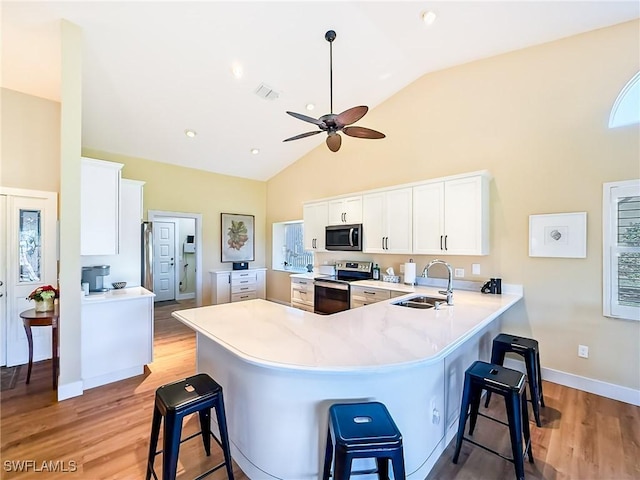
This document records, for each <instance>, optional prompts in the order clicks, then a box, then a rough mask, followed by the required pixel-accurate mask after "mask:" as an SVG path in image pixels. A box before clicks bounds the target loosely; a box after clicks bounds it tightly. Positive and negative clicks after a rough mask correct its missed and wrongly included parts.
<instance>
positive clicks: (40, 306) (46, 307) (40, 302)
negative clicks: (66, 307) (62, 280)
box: [27, 285, 58, 312]
mask: <svg viewBox="0 0 640 480" xmlns="http://www.w3.org/2000/svg"><path fill="white" fill-rule="evenodd" d="M56 298H58V290H56V289H55V288H54V287H52V286H51V285H43V286H41V287H38V288H36V289H35V290H34V291H33V292H31V293H30V294H29V296H28V297H27V300H34V301H35V302H36V312H50V311H51V310H53V308H54V306H53V301H54V300H55V299H56Z"/></svg>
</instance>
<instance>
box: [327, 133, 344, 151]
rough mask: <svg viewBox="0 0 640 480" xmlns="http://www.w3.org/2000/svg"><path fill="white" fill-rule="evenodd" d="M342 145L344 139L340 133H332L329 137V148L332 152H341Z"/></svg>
mask: <svg viewBox="0 0 640 480" xmlns="http://www.w3.org/2000/svg"><path fill="white" fill-rule="evenodd" d="M340 145H342V137H341V136H340V134H338V133H330V134H329V135H327V147H329V150H331V151H332V152H337V151H338V150H340Z"/></svg>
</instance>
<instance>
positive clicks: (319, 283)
mask: <svg viewBox="0 0 640 480" xmlns="http://www.w3.org/2000/svg"><path fill="white" fill-rule="evenodd" d="M372 267H373V262H359V261H358V262H349V261H340V262H337V263H336V275H335V276H334V277H322V278H318V279H316V280H315V281H314V282H313V284H314V287H315V288H314V297H313V305H314V307H313V308H314V312H315V313H320V314H323V315H328V314H331V313H337V312H342V311H343V310H349V301H350V297H351V291H350V286H349V283H350V282H355V281H356V280H370V279H372V278H373V270H372Z"/></svg>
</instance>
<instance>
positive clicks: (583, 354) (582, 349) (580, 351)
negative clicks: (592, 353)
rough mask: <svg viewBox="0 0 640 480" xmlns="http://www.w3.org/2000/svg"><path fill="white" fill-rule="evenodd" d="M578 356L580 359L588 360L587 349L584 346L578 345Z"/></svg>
mask: <svg viewBox="0 0 640 480" xmlns="http://www.w3.org/2000/svg"><path fill="white" fill-rule="evenodd" d="M578 356H579V357H580V358H589V347H587V346H586V345H578Z"/></svg>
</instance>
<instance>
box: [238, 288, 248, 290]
mask: <svg viewBox="0 0 640 480" xmlns="http://www.w3.org/2000/svg"><path fill="white" fill-rule="evenodd" d="M240 290H249V287H242V288H241V289H240Z"/></svg>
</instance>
